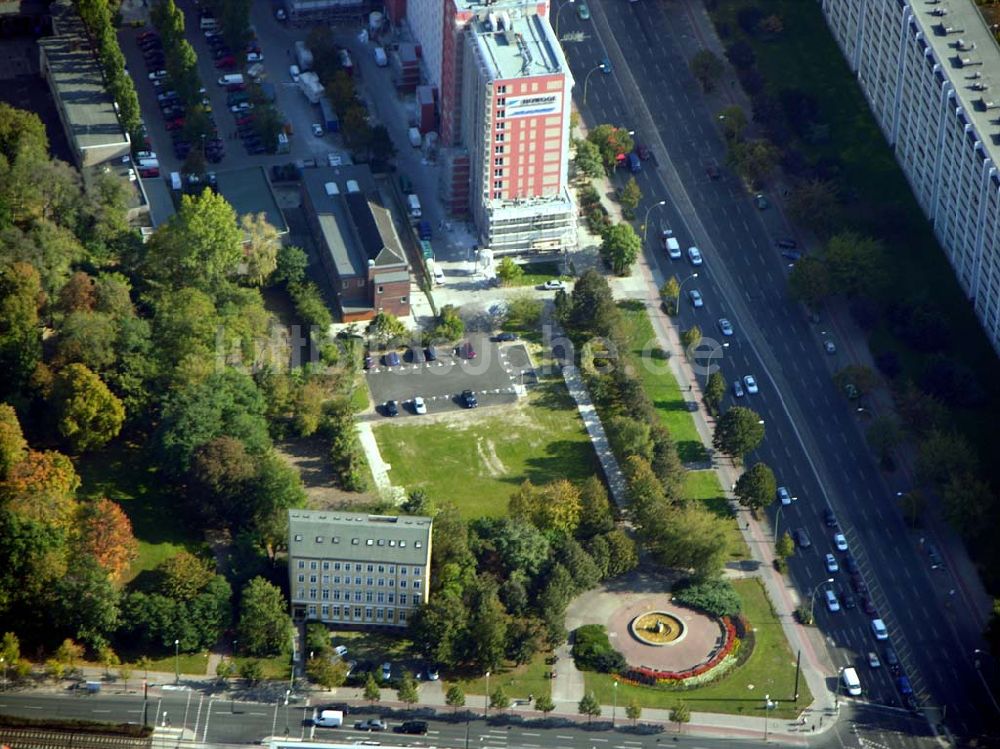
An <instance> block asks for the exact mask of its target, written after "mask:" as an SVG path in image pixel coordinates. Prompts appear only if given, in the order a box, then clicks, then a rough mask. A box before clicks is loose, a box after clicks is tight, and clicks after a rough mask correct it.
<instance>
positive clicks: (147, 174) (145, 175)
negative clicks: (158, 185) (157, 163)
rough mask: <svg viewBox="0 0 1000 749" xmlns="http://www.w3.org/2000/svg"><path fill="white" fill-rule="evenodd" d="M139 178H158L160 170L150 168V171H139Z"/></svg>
mask: <svg viewBox="0 0 1000 749" xmlns="http://www.w3.org/2000/svg"><path fill="white" fill-rule="evenodd" d="M139 176H140V177H142V178H143V179H147V178H150V177H159V176H160V170H159V169H158V168H155V167H154V168H152V169H140V170H139Z"/></svg>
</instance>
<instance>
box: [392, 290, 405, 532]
mask: <svg viewBox="0 0 1000 749" xmlns="http://www.w3.org/2000/svg"><path fill="white" fill-rule="evenodd" d="M399 303H400V304H406V297H405V296H401V297H400V298H399ZM395 545H396V542H395V541H390V542H389V546H395Z"/></svg>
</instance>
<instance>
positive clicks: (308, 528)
mask: <svg viewBox="0 0 1000 749" xmlns="http://www.w3.org/2000/svg"><path fill="white" fill-rule="evenodd" d="M433 523H434V521H433V520H432V519H431V518H429V517H423V516H420V515H368V514H366V513H361V512H337V511H327V510H289V511H288V555H289V557H313V558H322V557H327V558H335V559H346V560H348V561H359V562H360V561H369V562H370V561H372V560H378V559H385V560H386V561H392V562H396V563H397V564H426V563H427V556H428V553H429V550H430V543H431V528H432V526H433Z"/></svg>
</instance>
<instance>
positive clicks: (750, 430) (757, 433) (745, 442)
mask: <svg viewBox="0 0 1000 749" xmlns="http://www.w3.org/2000/svg"><path fill="white" fill-rule="evenodd" d="M763 439H764V424H763V422H762V420H761V418H760V415H759V414H758V413H757V412H756V411H753V410H751V409H749V408H744V407H743V406H734V407H733V408H730V409H729V410H728V411H726V412H725V413H724V414H722V416H721V418H720V419H719V420H718V422H716V425H715V434H714V435H713V436H712V445H713V446H714V447H715V448H716V449H717V450H721V451H722V452H723V453H725V454H726V455H731V456H733V457H734V458H742V457H743V456H744V455H746V454H747V453H749V452H752V451H754V450H756V449H757V446H758V445H760V443H761V441H762V440H763Z"/></svg>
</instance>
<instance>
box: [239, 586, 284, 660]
mask: <svg viewBox="0 0 1000 749" xmlns="http://www.w3.org/2000/svg"><path fill="white" fill-rule="evenodd" d="M238 634H239V641H240V647H241V648H242V649H243V650H244V651H245V652H247V653H249V654H250V655H254V656H269V655H279V654H281V653H285V652H287V651H288V648H289V647H290V646H291V638H292V622H291V619H289V617H288V605H287V603H286V602H285V597H284V595H282V593H281V589H280V588H278V587H277V586H275V585H272V584H271V583H269V582H267V580H265V579H264V578H262V577H255V578H254V579H253V580H251V581H250V582H249V583H247V585H246V587H244V588H243V596H242V602H241V605H240V621H239V628H238Z"/></svg>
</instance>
